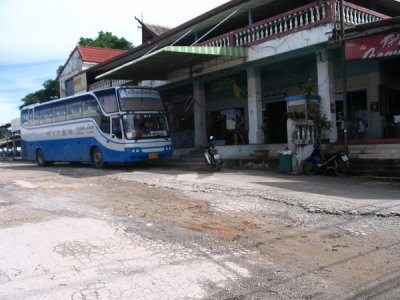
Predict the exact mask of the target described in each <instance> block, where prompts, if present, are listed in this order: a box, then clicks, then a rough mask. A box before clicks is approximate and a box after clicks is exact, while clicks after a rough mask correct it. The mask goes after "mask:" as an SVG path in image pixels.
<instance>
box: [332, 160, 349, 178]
mask: <svg viewBox="0 0 400 300" xmlns="http://www.w3.org/2000/svg"><path fill="white" fill-rule="evenodd" d="M334 163H335V168H334V171H335V174H336V176H344V175H346V169H347V168H346V165H345V164H344V162H342V161H341V160H337V161H335V162H334Z"/></svg>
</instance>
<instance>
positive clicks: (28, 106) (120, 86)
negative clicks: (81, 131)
mask: <svg viewBox="0 0 400 300" xmlns="http://www.w3.org/2000/svg"><path fill="white" fill-rule="evenodd" d="M120 88H127V89H149V90H157V89H156V88H154V87H150V86H136V85H118V86H112V87H108V88H102V89H98V90H93V91H88V92H85V93H81V94H75V95H72V96H68V97H64V98H58V99H54V100H50V101H47V102H42V103H33V104H29V105H25V106H23V107H22V108H21V111H22V110H25V109H31V108H34V107H36V106H42V105H46V104H50V103H57V102H59V101H63V100H67V99H71V98H75V97H79V96H85V95H94V93H95V92H101V91H106V90H112V89H114V90H117V89H120Z"/></svg>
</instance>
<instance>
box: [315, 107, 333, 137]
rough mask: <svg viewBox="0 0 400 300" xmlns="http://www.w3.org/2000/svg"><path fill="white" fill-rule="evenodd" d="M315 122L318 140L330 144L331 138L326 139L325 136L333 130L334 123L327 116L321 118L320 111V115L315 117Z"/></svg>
mask: <svg viewBox="0 0 400 300" xmlns="http://www.w3.org/2000/svg"><path fill="white" fill-rule="evenodd" d="M313 122H314V130H315V133H316V137H317V140H318V141H320V142H324V141H325V142H328V143H329V138H326V136H325V135H326V134H327V133H328V132H330V131H331V130H332V123H331V121H329V120H328V117H327V116H326V115H325V114H324V115H323V116H321V113H320V111H319V110H318V114H316V115H315V117H314V120H313Z"/></svg>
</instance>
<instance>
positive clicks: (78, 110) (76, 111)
mask: <svg viewBox="0 0 400 300" xmlns="http://www.w3.org/2000/svg"><path fill="white" fill-rule="evenodd" d="M80 118H82V102H80V101H79V102H73V103H71V104H69V105H68V106H67V119H68V120H74V119H80Z"/></svg>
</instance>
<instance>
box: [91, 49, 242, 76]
mask: <svg viewBox="0 0 400 300" xmlns="http://www.w3.org/2000/svg"><path fill="white" fill-rule="evenodd" d="M218 56H219V57H221V56H225V57H247V48H243V47H194V46H168V47H164V48H162V49H159V50H157V51H155V52H153V53H150V54H147V55H144V56H142V57H140V58H138V59H135V60H133V61H130V62H128V63H125V64H123V65H121V66H119V67H116V68H114V69H112V70H110V71H108V72H106V73H103V74H100V75H99V76H97V77H96V79H126V80H166V79H167V76H168V74H169V73H171V72H174V71H176V70H179V69H183V68H188V67H189V68H190V67H191V66H194V65H197V64H200V63H203V62H205V61H208V60H211V59H212V58H215V57H218Z"/></svg>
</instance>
